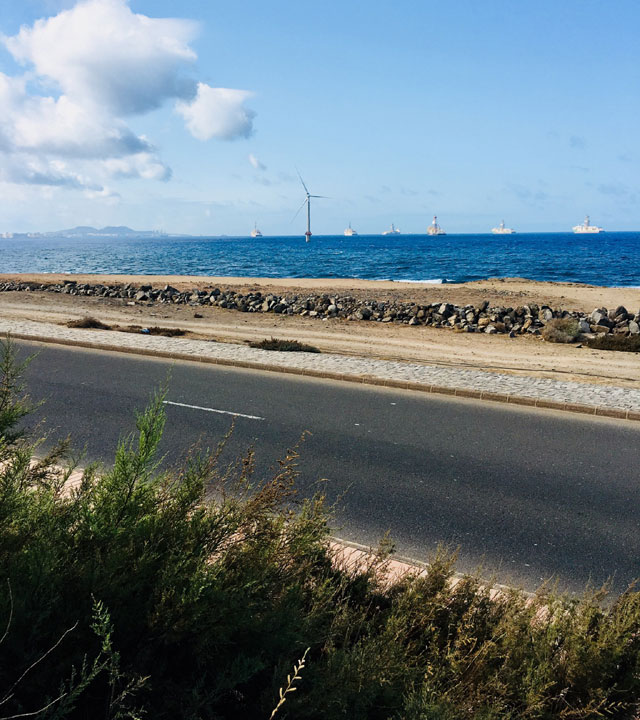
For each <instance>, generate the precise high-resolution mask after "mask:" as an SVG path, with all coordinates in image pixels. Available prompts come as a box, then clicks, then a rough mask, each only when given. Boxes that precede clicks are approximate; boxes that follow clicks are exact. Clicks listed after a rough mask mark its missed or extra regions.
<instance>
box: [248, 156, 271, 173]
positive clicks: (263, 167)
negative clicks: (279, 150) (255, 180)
mask: <svg viewBox="0 0 640 720" xmlns="http://www.w3.org/2000/svg"><path fill="white" fill-rule="evenodd" d="M249 162H250V163H251V166H252V167H253V169H254V170H260V171H261V172H264V171H265V170H266V169H267V166H266V165H265V164H264V163H261V162H260V160H258V158H257V157H256V156H255V155H254V154H253V153H249Z"/></svg>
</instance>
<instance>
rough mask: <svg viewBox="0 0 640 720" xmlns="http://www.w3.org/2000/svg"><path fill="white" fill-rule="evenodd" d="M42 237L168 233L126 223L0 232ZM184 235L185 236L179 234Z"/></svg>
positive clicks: (160, 235)
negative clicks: (134, 227)
mask: <svg viewBox="0 0 640 720" xmlns="http://www.w3.org/2000/svg"><path fill="white" fill-rule="evenodd" d="M43 237H56V238H77V237H88V238H91V237H96V238H110V237H112V238H145V237H148V238H156V237H169V233H166V232H163V231H161V230H132V229H131V228H130V227H127V226H126V225H107V227H103V228H94V227H91V226H90V225H78V226H77V227H74V228H68V229H67V230H51V231H49V232H30V233H18V232H16V233H14V232H3V233H0V238H5V239H10V238H13V239H14V240H17V239H19V238H43ZM181 237H186V236H181Z"/></svg>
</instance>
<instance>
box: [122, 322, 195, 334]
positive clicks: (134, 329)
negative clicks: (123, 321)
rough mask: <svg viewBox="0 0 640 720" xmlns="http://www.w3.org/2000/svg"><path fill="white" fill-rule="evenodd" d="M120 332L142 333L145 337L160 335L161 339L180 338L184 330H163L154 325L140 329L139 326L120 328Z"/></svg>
mask: <svg viewBox="0 0 640 720" xmlns="http://www.w3.org/2000/svg"><path fill="white" fill-rule="evenodd" d="M120 329H121V330H122V332H128V333H144V334H145V335H161V336H162V337H180V336H181V335H184V334H185V332H184V330H181V329H180V328H163V327H158V326H157V325H154V326H152V327H142V326H140V325H128V326H127V327H126V328H120Z"/></svg>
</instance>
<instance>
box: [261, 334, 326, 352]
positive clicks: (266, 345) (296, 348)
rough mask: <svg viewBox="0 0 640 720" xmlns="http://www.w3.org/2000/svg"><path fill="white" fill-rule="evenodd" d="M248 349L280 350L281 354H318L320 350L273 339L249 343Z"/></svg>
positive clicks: (299, 343)
mask: <svg viewBox="0 0 640 720" xmlns="http://www.w3.org/2000/svg"><path fill="white" fill-rule="evenodd" d="M249 347H252V348H260V349H261V350H280V351H282V352H310V353H319V352H320V350H318V348H317V347H314V346H313V345H306V344H305V343H301V342H298V341H297V340H279V339H278V338H273V337H272V338H271V339H269V340H267V339H266V338H265V339H264V340H260V341H255V342H250V343H249Z"/></svg>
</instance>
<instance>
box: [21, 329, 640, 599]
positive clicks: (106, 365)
mask: <svg viewBox="0 0 640 720" xmlns="http://www.w3.org/2000/svg"><path fill="white" fill-rule="evenodd" d="M18 345H19V347H20V349H21V352H22V353H25V354H26V353H29V352H34V351H37V352H38V355H37V357H36V358H35V359H34V360H33V362H32V364H31V366H30V368H29V371H28V373H27V383H28V388H29V391H30V393H31V395H32V397H33V398H34V399H40V398H43V399H45V400H46V403H45V405H44V406H43V407H42V408H41V409H40V410H38V412H37V415H36V417H37V418H38V419H42V418H46V421H45V424H44V427H45V428H46V429H47V430H48V432H49V442H52V441H53V440H54V439H55V438H56V437H60V436H63V435H66V434H70V435H71V437H72V441H73V446H74V447H75V448H84V449H85V461H86V460H94V459H100V460H103V461H104V462H106V463H108V462H109V461H110V460H111V459H112V458H113V452H114V449H115V447H116V445H117V442H118V439H119V438H120V437H122V436H124V435H125V434H126V433H128V432H130V431H131V430H132V429H133V426H134V419H133V418H134V410H135V409H141V408H143V407H144V406H145V404H146V403H147V401H148V399H149V397H150V395H151V393H152V392H153V391H154V389H156V388H158V387H159V386H160V385H161V384H162V383H163V382H164V381H166V379H167V377H168V375H169V374H170V380H169V391H168V395H167V399H168V400H169V401H170V402H171V403H182V404H183V405H190V406H194V407H184V406H181V405H173V404H170V405H167V406H166V407H167V427H166V432H165V436H164V439H163V444H162V450H163V452H165V453H167V461H168V462H175V461H177V460H178V459H179V458H180V457H182V456H183V455H184V452H185V451H186V450H187V449H188V447H189V446H191V445H192V444H193V443H194V442H196V441H200V442H201V443H204V445H208V446H215V445H216V444H217V443H218V441H219V440H220V439H221V437H222V436H223V435H224V433H226V432H227V431H228V429H229V427H230V425H231V421H232V415H230V414H224V413H219V412H212V411H211V410H219V411H220V410H221V411H225V412H228V413H232V414H233V413H241V414H243V415H247V416H255V417H258V418H263V419H254V418H251V417H242V416H238V417H236V419H235V427H234V432H233V437H232V439H231V440H230V442H229V444H228V446H227V448H226V450H225V453H226V458H227V459H229V460H230V459H232V458H233V457H236V456H238V455H239V454H241V453H242V452H243V451H244V450H246V448H247V447H248V446H250V445H252V446H253V447H254V448H255V451H256V455H257V459H258V473H259V474H260V475H266V474H268V473H270V472H272V471H273V469H274V468H275V467H276V466H277V460H278V458H281V457H283V456H284V455H285V454H286V450H287V448H289V447H291V446H292V445H294V444H296V443H297V442H298V440H299V439H300V437H301V435H302V433H303V432H304V431H309V432H310V433H311V435H309V436H308V437H307V438H306V440H305V442H304V444H303V446H302V448H301V450H300V452H301V458H300V461H299V470H300V477H299V480H298V486H299V488H300V492H301V493H303V494H304V493H312V492H313V491H314V490H317V489H318V488H323V489H325V490H326V492H327V494H328V496H329V499H330V500H335V499H338V502H337V505H336V512H335V519H334V522H333V525H334V529H335V534H336V535H338V536H340V537H343V538H346V539H349V540H353V541H357V542H360V543H364V544H374V545H375V544H377V542H378V541H379V539H380V538H381V537H382V535H383V534H384V533H385V532H387V531H389V532H390V535H391V538H392V539H393V540H394V541H395V543H396V546H397V549H398V552H399V553H400V554H401V555H404V556H408V557H412V558H416V559H419V560H423V561H425V560H428V559H429V557H430V556H431V555H432V554H433V552H434V551H435V549H436V548H437V546H438V544H444V545H446V546H448V547H450V548H454V549H456V548H457V549H458V552H459V554H458V569H460V570H461V571H473V570H474V569H476V568H477V567H478V566H480V565H482V571H481V572H482V575H483V576H484V577H492V578H494V579H495V580H496V581H497V582H502V583H509V584H517V585H521V586H523V587H526V588H527V589H530V590H532V589H535V588H536V587H537V586H538V585H539V584H540V583H541V582H542V581H544V580H547V579H549V578H551V577H553V578H554V579H555V580H557V582H558V584H559V587H560V588H562V589H567V590H571V591H579V590H580V589H582V588H584V586H585V585H586V584H587V583H591V584H594V585H599V584H600V583H602V582H604V581H605V580H607V579H608V578H612V584H613V588H614V590H616V591H620V590H622V589H624V588H625V587H626V586H627V584H628V583H629V582H631V581H632V580H633V579H635V578H637V577H640V469H639V468H640V452H639V451H640V424H636V423H632V422H629V421H617V420H609V419H606V418H595V417H594V418H591V417H588V416H582V415H572V414H570V413H561V412H557V411H545V410H534V411H533V410H528V409H526V408H521V407H512V406H505V405H501V404H497V403H490V402H485V403H481V402H478V401H471V400H462V399H456V398H449V397H445V396H441V397H438V396H433V395H427V394H421V393H417V392H410V391H402V390H392V389H386V388H376V387H372V386H360V385H356V384H353V383H340V382H333V381H332V382H325V381H322V380H317V379H310V378H300V377H294V376H286V375H279V374H275V373H266V372H255V371H250V370H241V369H231V368H220V367H216V366H214V365H201V364H198V363H195V362H194V363H186V362H181V363H171V362H170V361H164V360H158V359H150V358H144V357H136V356H131V355H123V354H118V353H104V352H94V351H89V350H81V349H69V348H64V347H61V346H55V345H38V344H33V343H22V342H21V343H18ZM203 408H209V410H205V409H203Z"/></svg>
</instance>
